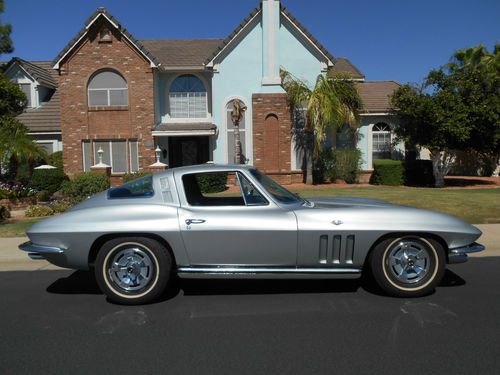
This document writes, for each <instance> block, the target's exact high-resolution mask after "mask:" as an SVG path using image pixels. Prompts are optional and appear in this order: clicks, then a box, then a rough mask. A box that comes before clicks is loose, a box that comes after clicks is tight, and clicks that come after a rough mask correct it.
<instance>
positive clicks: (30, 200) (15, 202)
mask: <svg viewBox="0 0 500 375" xmlns="http://www.w3.org/2000/svg"><path fill="white" fill-rule="evenodd" d="M33 204H36V197H23V198H8V199H0V206H5V207H7V208H8V209H9V211H12V210H25V209H26V208H28V207H29V206H31V205H33Z"/></svg>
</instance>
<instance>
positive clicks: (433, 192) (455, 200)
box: [291, 186, 500, 224]
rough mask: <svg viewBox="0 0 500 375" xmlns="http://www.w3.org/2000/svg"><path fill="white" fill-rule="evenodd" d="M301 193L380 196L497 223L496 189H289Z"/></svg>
mask: <svg viewBox="0 0 500 375" xmlns="http://www.w3.org/2000/svg"><path fill="white" fill-rule="evenodd" d="M291 190H292V191H293V192H295V193H299V194H300V195H301V196H303V197H306V198H307V197H311V198H312V197H331V196H351V197H362V198H373V199H382V200H385V201H388V202H392V203H396V204H403V205H407V206H413V207H419V208H426V209H429V210H434V211H441V212H446V213H448V214H451V215H454V216H457V217H459V218H461V219H463V220H465V221H467V222H468V223H471V224H492V223H500V189H456V190H455V189H432V188H409V187H371V186H370V187H353V188H322V187H318V188H316V189H291Z"/></svg>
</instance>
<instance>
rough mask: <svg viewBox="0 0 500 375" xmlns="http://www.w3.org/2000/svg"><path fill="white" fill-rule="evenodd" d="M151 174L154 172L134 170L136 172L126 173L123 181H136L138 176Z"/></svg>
mask: <svg viewBox="0 0 500 375" xmlns="http://www.w3.org/2000/svg"><path fill="white" fill-rule="evenodd" d="M151 174H152V173H151V172H147V171H139V172H134V173H125V174H124V175H123V176H122V179H123V183H124V184H125V183H127V182H130V181H134V180H137V179H138V178H142V177H146V176H149V175H151Z"/></svg>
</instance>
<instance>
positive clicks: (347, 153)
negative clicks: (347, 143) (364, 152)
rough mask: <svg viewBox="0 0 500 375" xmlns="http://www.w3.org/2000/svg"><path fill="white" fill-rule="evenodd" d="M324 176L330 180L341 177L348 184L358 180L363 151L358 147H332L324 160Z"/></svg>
mask: <svg viewBox="0 0 500 375" xmlns="http://www.w3.org/2000/svg"><path fill="white" fill-rule="evenodd" d="M323 164H324V166H323V168H324V176H325V177H326V178H328V179H330V180H336V179H341V180H344V181H345V182H347V183H348V184H354V183H356V181H357V180H358V176H359V172H360V166H361V151H360V150H358V149H332V150H330V151H329V152H328V153H327V154H326V155H325V159H324V162H323Z"/></svg>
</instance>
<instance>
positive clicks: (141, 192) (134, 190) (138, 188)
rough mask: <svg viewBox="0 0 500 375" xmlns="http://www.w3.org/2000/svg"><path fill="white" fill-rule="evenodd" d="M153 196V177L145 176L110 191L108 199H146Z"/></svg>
mask: <svg viewBox="0 0 500 375" xmlns="http://www.w3.org/2000/svg"><path fill="white" fill-rule="evenodd" d="M153 195H154V190H153V176H146V177H143V178H139V179H137V180H134V181H130V182H128V183H126V184H124V185H122V186H118V187H116V188H113V189H110V190H109V192H108V198H110V199H116V198H148V197H152V196H153Z"/></svg>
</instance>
